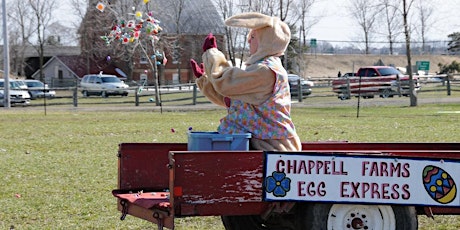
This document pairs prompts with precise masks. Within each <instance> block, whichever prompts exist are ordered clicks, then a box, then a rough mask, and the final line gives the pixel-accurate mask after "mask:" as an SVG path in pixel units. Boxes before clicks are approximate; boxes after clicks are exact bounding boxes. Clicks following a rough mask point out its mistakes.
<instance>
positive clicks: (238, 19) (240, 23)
mask: <svg viewBox="0 0 460 230" xmlns="http://www.w3.org/2000/svg"><path fill="white" fill-rule="evenodd" d="M274 19H275V18H274V17H270V16H267V15H265V14H261V13H257V12H249V13H242V14H237V15H234V16H232V17H229V18H228V19H227V20H225V25H226V26H232V27H245V28H249V29H253V30H257V29H260V28H263V27H273V26H274Z"/></svg>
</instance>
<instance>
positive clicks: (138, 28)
mask: <svg viewBox="0 0 460 230" xmlns="http://www.w3.org/2000/svg"><path fill="white" fill-rule="evenodd" d="M148 3H149V0H143V7H142V8H143V10H140V9H136V7H135V6H133V7H132V12H133V13H129V14H128V15H127V16H128V17H126V18H125V17H123V16H121V15H120V14H119V13H118V12H117V11H116V10H115V9H114V8H113V5H112V4H111V2H110V1H109V0H105V1H100V2H99V3H98V4H97V5H96V8H97V9H98V10H99V11H100V12H101V13H105V12H110V13H112V14H113V15H114V16H115V17H116V20H114V22H113V25H112V26H111V30H110V31H109V32H108V33H107V34H105V35H102V36H101V38H102V39H103V40H104V41H105V43H106V44H107V45H111V44H112V43H121V44H123V45H132V46H133V49H135V48H136V47H139V48H140V49H141V51H142V53H143V54H144V55H145V57H148V58H147V59H148V62H149V65H150V67H151V70H152V72H153V74H154V82H155V102H156V105H157V106H158V105H160V106H161V98H160V93H159V75H158V65H166V62H167V59H166V57H165V55H164V52H160V51H159V50H156V47H155V46H156V43H157V42H158V41H159V40H160V38H159V34H160V33H161V32H162V30H163V29H162V28H161V26H160V21H159V20H158V19H156V18H155V17H154V14H153V12H152V11H149V9H148V8H149V7H148ZM145 45H151V47H152V49H151V50H153V53H151V54H149V52H148V49H146V47H145ZM107 58H108V60H109V59H110V57H107ZM145 73H146V74H148V70H145ZM146 83H147V81H145V82H143V84H142V86H140V88H139V90H138V93H140V92H142V90H143V87H144V86H145V84H146Z"/></svg>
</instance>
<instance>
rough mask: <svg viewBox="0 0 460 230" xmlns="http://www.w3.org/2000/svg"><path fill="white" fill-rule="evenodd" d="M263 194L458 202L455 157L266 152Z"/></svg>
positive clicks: (459, 171) (271, 198)
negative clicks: (418, 157) (432, 157)
mask: <svg viewBox="0 0 460 230" xmlns="http://www.w3.org/2000/svg"><path fill="white" fill-rule="evenodd" d="M265 156H266V158H265V170H264V200H266V201H325V202H352V203H383V204H412V205H429V206H455V207H460V197H459V194H458V192H457V190H458V188H457V185H458V184H460V181H459V180H460V162H459V161H449V160H435V159H415V158H401V157H398V158H390V157H388V156H386V157H376V156H350V155H339V156H333V155H324V154H323V155H320V154H316V155H315V154H308V155H307V154H301V155H300V154H299V153H280V152H267V153H266V154H265Z"/></svg>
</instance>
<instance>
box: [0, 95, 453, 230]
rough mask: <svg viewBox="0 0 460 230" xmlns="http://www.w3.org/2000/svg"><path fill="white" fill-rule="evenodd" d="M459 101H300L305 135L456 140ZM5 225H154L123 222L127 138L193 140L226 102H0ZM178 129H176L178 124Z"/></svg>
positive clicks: (207, 225) (189, 221)
mask: <svg viewBox="0 0 460 230" xmlns="http://www.w3.org/2000/svg"><path fill="white" fill-rule="evenodd" d="M459 111H460V104H441V105H434V104H433V105H422V106H417V107H407V106H375V107H366V108H365V109H363V110H362V111H361V114H360V117H359V118H357V117H356V109H355V108H352V107H334V108H300V107H299V108H297V107H296V108H293V114H292V116H293V119H294V122H295V124H296V128H297V130H298V133H299V136H300V137H301V140H302V141H327V140H348V141H351V142H361V141H362V142H458V141H459V136H458V131H459V128H458V127H459V121H460V114H459ZM0 113H1V116H0V124H1V129H0V133H1V136H2V139H1V144H0V158H1V161H0V171H1V180H0V182H1V185H2V187H1V188H2V189H1V190H0V207H1V211H0V229H12V228H14V229H156V226H153V225H152V224H150V223H148V222H146V221H143V220H140V219H137V218H134V217H130V216H128V217H127V218H126V220H125V221H120V220H119V217H120V213H119V212H118V211H117V210H116V200H115V198H114V197H113V196H112V195H111V190H112V189H115V188H116V186H117V181H116V180H117V160H118V159H117V157H116V154H117V149H118V144H119V143H122V142H186V141H187V135H186V131H187V130H188V128H189V127H192V128H193V130H196V131H212V130H215V128H216V127H217V125H218V122H219V119H220V118H221V117H222V116H224V114H225V111H224V110H207V111H190V112H163V113H159V112H152V111H134V110H133V111H127V110H124V111H113V110H112V111H104V110H97V111H86V110H85V111H84V112H83V111H80V110H78V109H75V110H62V111H59V110H53V109H49V110H48V112H47V114H46V115H45V114H44V113H43V110H42V109H38V108H37V109H26V108H13V109H8V110H7V109H2V111H0ZM171 129H174V131H175V132H172V131H171ZM419 223H420V224H419V225H420V229H445V230H447V229H452V230H453V229H459V228H460V217H457V216H437V217H435V219H434V220H432V219H429V218H426V217H422V216H420V217H419ZM176 224H177V225H178V226H177V229H223V227H222V226H221V223H220V219H219V218H218V217H200V218H182V219H177V220H176Z"/></svg>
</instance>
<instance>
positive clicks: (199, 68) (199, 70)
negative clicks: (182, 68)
mask: <svg viewBox="0 0 460 230" xmlns="http://www.w3.org/2000/svg"><path fill="white" fill-rule="evenodd" d="M190 65H191V66H192V71H193V75H195V77H196V78H200V77H201V76H203V74H204V64H203V63H201V64H200V65H198V63H196V61H195V60H193V59H190Z"/></svg>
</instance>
